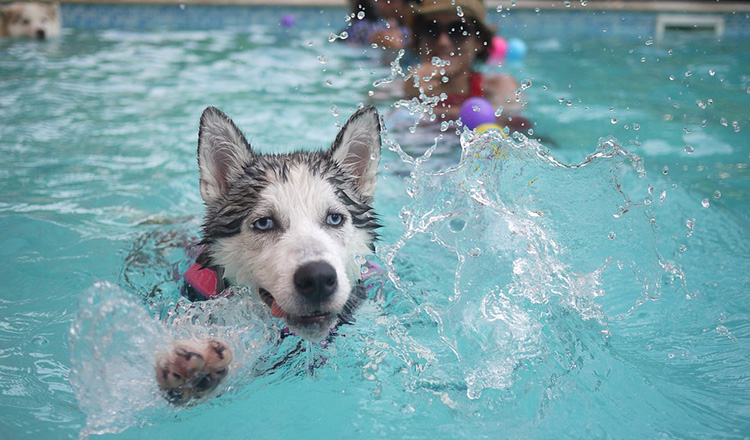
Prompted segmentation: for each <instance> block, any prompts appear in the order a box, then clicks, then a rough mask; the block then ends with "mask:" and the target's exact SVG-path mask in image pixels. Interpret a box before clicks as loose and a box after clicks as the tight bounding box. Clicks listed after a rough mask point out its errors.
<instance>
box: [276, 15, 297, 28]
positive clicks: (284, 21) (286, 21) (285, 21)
mask: <svg viewBox="0 0 750 440" xmlns="http://www.w3.org/2000/svg"><path fill="white" fill-rule="evenodd" d="M296 23H297V20H295V19H294V16H292V15H288V14H287V15H285V16H283V17H281V20H280V21H279V24H280V25H281V26H282V27H292V26H294V25H295V24H296Z"/></svg>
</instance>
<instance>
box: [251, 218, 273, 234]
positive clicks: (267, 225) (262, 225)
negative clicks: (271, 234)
mask: <svg viewBox="0 0 750 440" xmlns="http://www.w3.org/2000/svg"><path fill="white" fill-rule="evenodd" d="M273 226H274V224H273V219H272V218H271V217H263V218H259V219H258V220H255V221H254V222H253V228H255V229H257V230H259V231H270V230H271V229H273Z"/></svg>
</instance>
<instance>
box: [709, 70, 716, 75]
mask: <svg viewBox="0 0 750 440" xmlns="http://www.w3.org/2000/svg"><path fill="white" fill-rule="evenodd" d="M708 74H709V75H711V76H714V75H716V71H715V70H714V69H710V70H709V71H708Z"/></svg>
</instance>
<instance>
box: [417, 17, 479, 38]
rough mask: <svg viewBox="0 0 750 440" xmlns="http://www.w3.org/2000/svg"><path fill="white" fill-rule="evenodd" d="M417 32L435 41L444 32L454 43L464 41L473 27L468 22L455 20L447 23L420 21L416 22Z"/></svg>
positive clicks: (470, 33)
mask: <svg viewBox="0 0 750 440" xmlns="http://www.w3.org/2000/svg"><path fill="white" fill-rule="evenodd" d="M416 31H417V34H418V35H421V36H424V37H427V38H429V39H431V40H433V41H437V40H438V39H439V38H440V35H442V34H443V32H445V33H446V34H448V37H449V38H450V39H451V40H453V42H454V43H462V42H464V41H466V40H467V39H468V38H469V37H470V36H471V35H472V34H473V33H474V28H473V26H472V25H471V24H469V23H464V22H462V21H461V20H456V21H453V22H450V23H448V24H440V23H436V22H434V21H427V22H421V23H418V24H417V29H416Z"/></svg>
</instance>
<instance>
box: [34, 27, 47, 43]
mask: <svg viewBox="0 0 750 440" xmlns="http://www.w3.org/2000/svg"><path fill="white" fill-rule="evenodd" d="M46 36H47V34H45V33H44V29H39V30H38V31H36V38H37V39H38V40H44V38H45V37H46Z"/></svg>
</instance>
